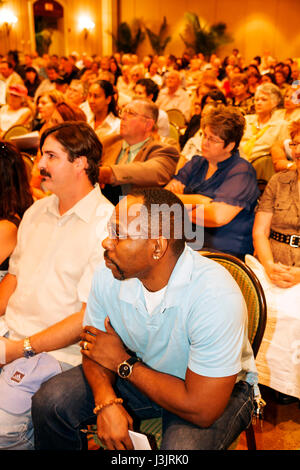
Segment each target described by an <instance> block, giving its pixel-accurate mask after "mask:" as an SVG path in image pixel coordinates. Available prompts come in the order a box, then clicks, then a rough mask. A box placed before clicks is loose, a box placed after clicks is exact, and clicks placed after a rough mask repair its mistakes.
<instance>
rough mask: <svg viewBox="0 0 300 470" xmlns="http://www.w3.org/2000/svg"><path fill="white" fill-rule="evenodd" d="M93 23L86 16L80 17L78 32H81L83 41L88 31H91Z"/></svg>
mask: <svg viewBox="0 0 300 470" xmlns="http://www.w3.org/2000/svg"><path fill="white" fill-rule="evenodd" d="M94 27H95V23H94V22H93V21H92V20H91V19H90V18H89V17H88V16H80V18H79V21H78V28H79V31H83V33H84V39H87V37H88V34H89V31H92V30H93V29H94Z"/></svg>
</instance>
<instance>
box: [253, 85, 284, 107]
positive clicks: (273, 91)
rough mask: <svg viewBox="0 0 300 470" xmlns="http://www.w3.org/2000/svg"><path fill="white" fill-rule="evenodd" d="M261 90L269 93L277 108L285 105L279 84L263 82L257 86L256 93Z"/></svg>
mask: <svg viewBox="0 0 300 470" xmlns="http://www.w3.org/2000/svg"><path fill="white" fill-rule="evenodd" d="M259 92H261V93H264V94H266V95H269V97H270V98H271V99H272V101H273V102H274V103H275V108H280V107H281V106H282V105H283V97H282V94H281V91H280V89H279V88H278V86H277V85H274V84H273V83H262V84H261V85H259V86H258V87H257V88H256V91H255V95H256V94H257V93H259Z"/></svg>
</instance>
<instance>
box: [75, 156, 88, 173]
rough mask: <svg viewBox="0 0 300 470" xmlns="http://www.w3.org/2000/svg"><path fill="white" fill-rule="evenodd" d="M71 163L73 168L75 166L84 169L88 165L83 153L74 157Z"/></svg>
mask: <svg viewBox="0 0 300 470" xmlns="http://www.w3.org/2000/svg"><path fill="white" fill-rule="evenodd" d="M73 163H74V165H75V168H77V169H79V170H85V169H86V168H88V166H89V165H88V161H87V158H86V157H85V156H84V155H82V156H80V157H77V158H75V160H74V162H73Z"/></svg>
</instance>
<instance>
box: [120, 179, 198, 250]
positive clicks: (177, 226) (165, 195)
mask: <svg viewBox="0 0 300 470" xmlns="http://www.w3.org/2000/svg"><path fill="white" fill-rule="evenodd" d="M129 195H131V196H134V197H141V198H143V205H144V206H145V207H146V209H147V213H148V230H149V237H150V238H151V228H153V219H154V218H156V217H157V218H158V219H156V220H158V221H159V227H158V230H159V233H158V234H156V235H157V236H164V237H165V238H166V239H168V240H170V246H171V248H172V251H173V253H174V254H175V255H176V256H180V255H181V253H182V251H183V250H184V247H185V241H186V240H185V235H184V225H185V223H186V222H187V221H188V220H189V216H188V213H187V211H186V208H185V206H184V204H183V202H182V201H181V200H180V199H179V198H178V197H177V196H176V195H175V194H174V193H172V192H171V191H168V190H167V189H164V188H156V187H155V188H135V189H133V190H132V191H130V193H129ZM164 214H165V215H167V216H168V220H166V219H164ZM164 221H165V222H167V223H166V224H165V225H164ZM151 222H152V223H151Z"/></svg>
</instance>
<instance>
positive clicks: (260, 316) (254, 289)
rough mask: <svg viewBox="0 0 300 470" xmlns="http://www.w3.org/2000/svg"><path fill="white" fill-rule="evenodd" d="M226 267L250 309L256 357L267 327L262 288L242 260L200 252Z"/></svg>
mask: <svg viewBox="0 0 300 470" xmlns="http://www.w3.org/2000/svg"><path fill="white" fill-rule="evenodd" d="M200 254H201V255H202V256H206V257H207V258H211V259H213V260H214V261H216V262H217V263H220V264H221V265H222V266H224V267H225V268H226V269H227V270H228V271H229V272H230V274H231V275H232V277H233V278H234V279H235V281H236V282H237V284H238V285H239V287H240V289H241V292H242V294H243V296H244V299H245V302H246V305H247V309H248V338H249V342H250V344H251V346H252V349H253V354H254V357H256V355H257V353H258V350H259V347H260V344H261V341H262V338H263V335H264V331H265V327H266V321H267V305H266V299H265V295H264V291H263V289H262V286H261V284H260V282H259V280H258V278H257V277H256V275H255V274H254V272H253V271H252V270H251V269H250V268H249V267H248V266H247V265H246V264H245V263H244V262H243V261H241V260H240V259H238V258H236V257H235V256H231V255H228V254H226V253H211V252H207V251H200Z"/></svg>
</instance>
